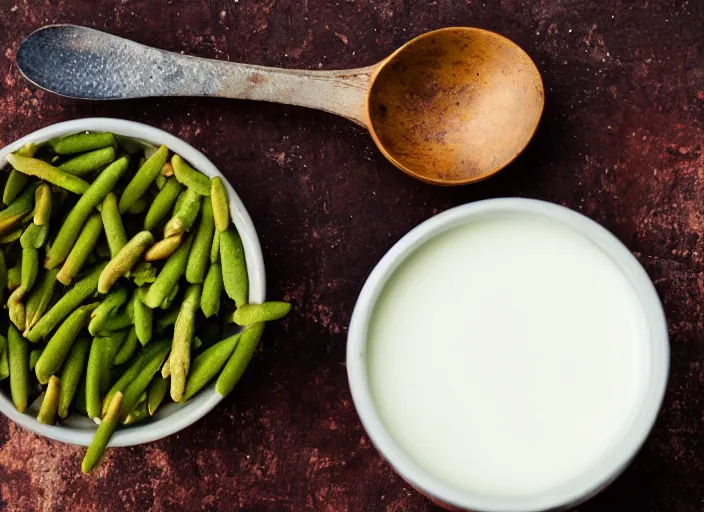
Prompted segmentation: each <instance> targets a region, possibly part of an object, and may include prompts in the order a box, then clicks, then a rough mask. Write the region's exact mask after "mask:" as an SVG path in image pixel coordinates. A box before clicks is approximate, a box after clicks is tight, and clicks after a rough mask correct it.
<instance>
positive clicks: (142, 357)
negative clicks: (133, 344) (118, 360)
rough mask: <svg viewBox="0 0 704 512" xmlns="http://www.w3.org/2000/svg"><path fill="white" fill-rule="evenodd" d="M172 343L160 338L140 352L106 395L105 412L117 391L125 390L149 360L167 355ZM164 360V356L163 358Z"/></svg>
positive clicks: (104, 401) (103, 406)
mask: <svg viewBox="0 0 704 512" xmlns="http://www.w3.org/2000/svg"><path fill="white" fill-rule="evenodd" d="M169 347H170V343H169V341H168V340H160V341H157V342H154V343H150V344H149V346H147V347H145V348H144V350H142V351H141V352H139V354H138V355H137V357H136V358H135V359H134V361H133V362H132V364H130V366H129V368H127V370H125V372H124V373H123V374H122V375H121V376H120V378H119V379H117V381H116V382H115V383H114V384H113V385H112V387H111V388H110V390H109V391H108V392H107V394H106V395H105V399H104V400H103V404H102V412H103V414H105V412H107V407H108V405H109V404H110V401H111V400H112V397H113V396H114V395H115V393H118V392H124V391H125V390H126V389H127V387H128V386H129V385H130V383H132V382H134V380H135V379H136V378H137V376H138V375H139V374H140V372H141V371H142V370H143V369H144V368H145V367H146V366H147V365H148V364H149V362H150V361H151V360H152V359H153V358H155V357H156V356H158V355H159V354H161V353H163V354H164V357H166V353H167V352H168V351H169ZM162 360H163V358H162ZM160 366H161V365H160Z"/></svg>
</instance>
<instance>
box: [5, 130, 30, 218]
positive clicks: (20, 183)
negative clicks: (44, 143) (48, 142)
mask: <svg viewBox="0 0 704 512" xmlns="http://www.w3.org/2000/svg"><path fill="white" fill-rule="evenodd" d="M38 148H39V146H37V145H36V144H33V143H31V142H30V143H28V144H25V145H24V146H22V147H21V148H20V149H18V150H17V151H15V154H16V155H19V156H27V157H30V158H31V157H33V156H34V153H36V151H37V149H38ZM27 181H29V176H27V175H26V174H22V173H21V172H19V171H16V170H15V169H12V170H11V171H10V175H9V176H8V177H7V183H6V184H5V190H4V191H3V196H2V202H3V203H4V204H5V205H9V204H10V203H11V202H12V201H14V199H15V197H17V194H19V193H20V192H22V189H23V188H24V186H25V185H26V184H27Z"/></svg>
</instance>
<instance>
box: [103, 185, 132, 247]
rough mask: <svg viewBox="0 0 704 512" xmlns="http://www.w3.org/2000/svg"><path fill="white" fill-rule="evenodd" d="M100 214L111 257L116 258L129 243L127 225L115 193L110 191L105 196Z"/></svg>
mask: <svg viewBox="0 0 704 512" xmlns="http://www.w3.org/2000/svg"><path fill="white" fill-rule="evenodd" d="M100 215H102V217H103V226H104V227H105V237H106V238H107V239H108V245H109V246H110V257H112V258H114V257H115V256H117V253H118V252H120V249H122V248H123V247H124V246H125V245H126V244H127V235H126V234H125V227H124V226H123V224H122V217H121V216H120V210H119V209H118V208H117V196H116V195H115V194H114V193H112V192H110V193H109V194H108V195H107V196H105V199H104V200H103V205H102V207H101V209H100Z"/></svg>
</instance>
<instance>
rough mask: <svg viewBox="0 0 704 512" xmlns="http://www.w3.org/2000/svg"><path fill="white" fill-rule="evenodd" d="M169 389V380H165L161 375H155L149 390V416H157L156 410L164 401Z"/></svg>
mask: <svg viewBox="0 0 704 512" xmlns="http://www.w3.org/2000/svg"><path fill="white" fill-rule="evenodd" d="M168 389H169V379H165V378H163V377H162V376H161V375H159V374H157V375H155V376H154V378H153V379H152V382H151V383H150V384H149V388H148V389H147V411H148V412H149V416H154V414H156V410H157V409H158V408H159V406H160V405H161V403H162V402H163V401H164V397H165V396H166V391H167V390H168Z"/></svg>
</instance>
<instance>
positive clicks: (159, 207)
mask: <svg viewBox="0 0 704 512" xmlns="http://www.w3.org/2000/svg"><path fill="white" fill-rule="evenodd" d="M182 191H183V187H182V186H181V184H180V183H179V182H178V181H176V179H174V178H170V179H168V180H166V183H165V184H164V186H163V187H162V188H161V190H159V193H158V194H157V195H156V197H155V198H154V201H152V204H151V206H150V207H149V211H148V212H147V215H146V217H145V218H144V229H146V230H147V231H151V230H153V229H154V228H155V227H156V226H157V224H159V222H161V221H162V220H163V219H164V218H166V216H167V215H168V214H169V212H170V211H171V209H172V208H173V206H174V203H176V199H178V197H179V195H180V194H181V192H182Z"/></svg>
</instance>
